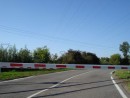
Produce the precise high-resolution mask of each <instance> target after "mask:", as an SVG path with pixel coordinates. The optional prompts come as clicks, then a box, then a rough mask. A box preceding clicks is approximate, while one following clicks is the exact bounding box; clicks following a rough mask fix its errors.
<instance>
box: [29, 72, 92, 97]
mask: <svg viewBox="0 0 130 98" xmlns="http://www.w3.org/2000/svg"><path fill="white" fill-rule="evenodd" d="M89 72H92V71H88V72H85V73H81V74H78V75H75V76H72V77H70V78H67V79H65V80H63V81H61V82H60V83H58V84H56V85H53V86H51V87H49V88H48V89H44V90H41V91H39V92H37V93H35V94H32V95H30V96H28V97H27V98H32V97H34V96H36V95H38V94H40V93H42V92H45V91H48V90H49V89H51V88H54V87H56V86H58V85H60V84H61V83H64V82H66V81H68V80H70V79H72V78H75V77H78V76H81V75H83V74H86V73H89Z"/></svg>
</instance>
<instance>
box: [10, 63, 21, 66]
mask: <svg viewBox="0 0 130 98" xmlns="http://www.w3.org/2000/svg"><path fill="white" fill-rule="evenodd" d="M10 66H11V67H23V64H18V63H11V64H10Z"/></svg>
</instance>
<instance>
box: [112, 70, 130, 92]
mask: <svg viewBox="0 0 130 98" xmlns="http://www.w3.org/2000/svg"><path fill="white" fill-rule="evenodd" d="M114 75H115V76H116V77H118V78H119V79H124V82H123V83H124V85H125V87H126V89H127V90H128V92H130V70H117V71H115V73H114Z"/></svg>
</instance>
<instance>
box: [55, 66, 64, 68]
mask: <svg viewBox="0 0 130 98" xmlns="http://www.w3.org/2000/svg"><path fill="white" fill-rule="evenodd" d="M56 68H66V65H56Z"/></svg>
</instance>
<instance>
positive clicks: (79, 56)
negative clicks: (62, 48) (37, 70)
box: [58, 49, 100, 64]
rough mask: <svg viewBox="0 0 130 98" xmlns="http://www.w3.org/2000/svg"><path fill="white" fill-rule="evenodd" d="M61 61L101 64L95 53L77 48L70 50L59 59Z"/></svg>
mask: <svg viewBox="0 0 130 98" xmlns="http://www.w3.org/2000/svg"><path fill="white" fill-rule="evenodd" d="M58 61H59V63H69V64H99V63H100V60H99V58H98V57H97V56H96V55H95V54H93V53H86V52H81V51H77V50H72V49H70V50H68V52H67V53H64V54H63V55H62V56H61V57H60V58H59V59H58Z"/></svg>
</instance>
